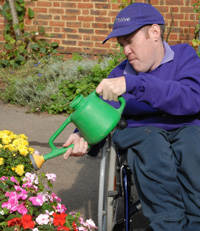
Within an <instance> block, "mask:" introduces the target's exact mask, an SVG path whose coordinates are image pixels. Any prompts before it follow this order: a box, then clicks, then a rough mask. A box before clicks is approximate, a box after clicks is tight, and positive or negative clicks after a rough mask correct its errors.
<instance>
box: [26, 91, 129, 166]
mask: <svg viewBox="0 0 200 231" xmlns="http://www.w3.org/2000/svg"><path fill="white" fill-rule="evenodd" d="M119 101H120V103H121V104H120V107H119V108H117V109H116V108H114V107H112V106H111V105H110V104H108V103H106V102H105V101H103V100H102V99H101V98H100V97H99V96H98V94H97V93H96V92H95V91H94V92H92V93H91V94H90V95H89V96H88V97H86V98H84V97H83V95H77V96H76V97H75V99H74V100H73V101H72V102H71V103H70V107H71V108H72V109H73V110H74V111H73V112H72V113H71V114H70V116H69V117H68V118H67V119H66V120H65V122H64V123H63V124H62V125H61V126H60V127H59V128H58V130H57V131H56V132H55V133H54V134H53V135H52V136H51V137H50V139H49V146H50V148H51V152H50V153H48V154H45V155H43V156H36V155H31V156H30V159H31V161H32V163H33V166H34V168H35V169H36V170H38V169H39V168H41V166H42V164H43V162H44V161H46V160H48V159H51V158H54V157H56V156H59V155H61V154H64V153H65V152H66V151H67V149H69V148H73V144H72V145H70V146H69V147H66V148H60V149H58V148H56V147H55V145H54V143H53V141H54V140H55V139H56V137H57V136H58V135H59V134H60V133H61V132H62V131H63V130H64V128H65V127H66V126H67V125H68V124H69V123H74V125H75V126H76V127H77V128H78V130H79V132H80V133H81V135H82V136H83V138H84V139H85V141H87V143H88V144H89V146H92V145H94V144H97V143H99V142H100V141H102V140H103V139H105V138H106V137H107V136H108V134H109V133H110V132H111V131H112V130H113V129H114V128H115V127H116V125H117V124H118V122H119V121H120V118H121V114H122V112H123V110H124V107H125V105H126V101H125V99H124V98H123V97H119Z"/></svg>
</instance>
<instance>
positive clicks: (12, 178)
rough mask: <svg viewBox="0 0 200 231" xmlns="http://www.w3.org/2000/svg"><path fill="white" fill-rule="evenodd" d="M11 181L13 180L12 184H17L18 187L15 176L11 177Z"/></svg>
mask: <svg viewBox="0 0 200 231" xmlns="http://www.w3.org/2000/svg"><path fill="white" fill-rule="evenodd" d="M10 180H11V181H12V182H14V183H16V184H17V185H19V182H18V181H17V180H16V179H15V177H14V176H11V177H10Z"/></svg>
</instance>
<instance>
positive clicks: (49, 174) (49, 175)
mask: <svg viewBox="0 0 200 231" xmlns="http://www.w3.org/2000/svg"><path fill="white" fill-rule="evenodd" d="M46 177H47V179H48V180H51V181H55V180H56V174H54V173H47V174H46Z"/></svg>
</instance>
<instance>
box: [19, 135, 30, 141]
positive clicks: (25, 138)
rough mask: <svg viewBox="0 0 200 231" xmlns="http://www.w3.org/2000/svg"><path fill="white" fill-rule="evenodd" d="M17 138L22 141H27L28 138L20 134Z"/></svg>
mask: <svg viewBox="0 0 200 231" xmlns="http://www.w3.org/2000/svg"><path fill="white" fill-rule="evenodd" d="M18 137H20V138H22V139H24V140H27V139H28V137H27V136H26V135H24V134H20V135H18Z"/></svg>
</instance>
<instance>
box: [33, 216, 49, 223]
mask: <svg viewBox="0 0 200 231" xmlns="http://www.w3.org/2000/svg"><path fill="white" fill-rule="evenodd" d="M36 222H37V223H38V224H39V225H46V224H48V223H49V215H48V214H40V215H39V216H38V217H37V218H36Z"/></svg>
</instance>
